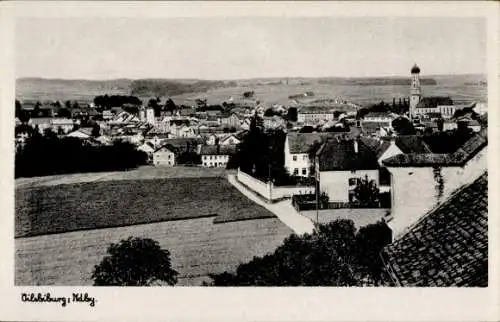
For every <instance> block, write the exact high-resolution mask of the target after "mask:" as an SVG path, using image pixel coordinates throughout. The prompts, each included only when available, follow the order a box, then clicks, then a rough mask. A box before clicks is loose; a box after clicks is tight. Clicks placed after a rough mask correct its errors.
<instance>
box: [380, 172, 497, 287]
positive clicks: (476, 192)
mask: <svg viewBox="0 0 500 322" xmlns="http://www.w3.org/2000/svg"><path fill="white" fill-rule="evenodd" d="M381 256H382V258H383V259H384V262H385V264H386V267H387V270H388V272H389V273H390V275H391V277H392V278H393V279H394V280H395V281H396V282H397V283H398V284H399V285H401V286H488V174H487V172H486V173H484V174H483V175H482V176H480V177H479V178H478V179H477V180H476V181H474V182H473V183H472V184H470V185H468V186H465V187H463V188H461V189H459V190H458V191H457V192H455V193H454V194H453V195H452V196H451V197H450V198H449V199H448V200H447V201H446V202H445V203H443V204H442V205H441V206H439V207H438V208H437V209H435V210H433V211H432V212H430V213H429V214H427V215H426V216H424V217H423V218H422V219H421V220H420V221H418V222H417V224H415V226H413V227H412V228H411V229H410V230H409V232H408V233H406V234H405V235H403V236H402V237H401V238H400V239H398V240H396V241H395V242H394V243H392V244H390V245H388V246H387V247H386V248H384V250H383V251H382V254H381Z"/></svg>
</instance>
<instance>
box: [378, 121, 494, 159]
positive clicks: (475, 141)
mask: <svg viewBox="0 0 500 322" xmlns="http://www.w3.org/2000/svg"><path fill="white" fill-rule="evenodd" d="M486 145H488V128H483V129H482V130H481V131H480V132H479V133H477V134H476V135H474V136H473V137H472V138H470V139H469V140H468V141H467V142H465V143H464V145H462V147H460V148H459V149H458V150H457V151H455V153H448V154H437V153H421V154H417V153H409V154H399V155H395V156H393V157H390V158H388V159H386V160H384V161H382V163H383V164H384V165H385V166H387V167H432V166H445V167H446V166H448V167H452V166H462V165H464V164H465V163H467V162H468V161H469V160H470V159H471V158H473V157H474V156H475V155H476V154H477V153H478V152H479V151H481V150H482V149H483V148H484V147H485V146H486Z"/></svg>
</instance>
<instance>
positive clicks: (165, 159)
mask: <svg viewBox="0 0 500 322" xmlns="http://www.w3.org/2000/svg"><path fill="white" fill-rule="evenodd" d="M153 164H154V165H168V166H174V165H175V154H174V153H172V152H171V151H157V152H155V153H153Z"/></svg>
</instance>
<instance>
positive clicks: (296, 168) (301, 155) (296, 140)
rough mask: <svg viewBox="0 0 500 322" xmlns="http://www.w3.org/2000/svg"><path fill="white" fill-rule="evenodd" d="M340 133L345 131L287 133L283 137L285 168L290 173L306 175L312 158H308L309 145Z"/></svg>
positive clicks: (319, 142)
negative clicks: (284, 137)
mask: <svg viewBox="0 0 500 322" xmlns="http://www.w3.org/2000/svg"><path fill="white" fill-rule="evenodd" d="M340 135H346V133H335V132H320V133H298V132H290V133H288V134H287V136H286V139H285V169H287V171H288V172H289V173H290V174H291V175H295V176H308V175H309V173H310V167H311V165H312V162H311V161H312V160H310V159H309V151H310V149H311V147H312V146H313V145H314V144H321V143H323V142H324V141H326V139H327V138H330V137H335V136H340Z"/></svg>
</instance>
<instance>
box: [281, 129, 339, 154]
mask: <svg viewBox="0 0 500 322" xmlns="http://www.w3.org/2000/svg"><path fill="white" fill-rule="evenodd" d="M342 134H344V135H345V134H346V133H345V132H339V133H335V132H320V133H296V132H292V133H288V135H287V138H288V146H289V148H290V153H292V154H297V153H308V152H309V148H310V147H311V146H312V145H313V144H314V142H316V141H317V142H319V143H321V142H324V141H325V140H326V139H327V138H333V137H335V136H339V135H342Z"/></svg>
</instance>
